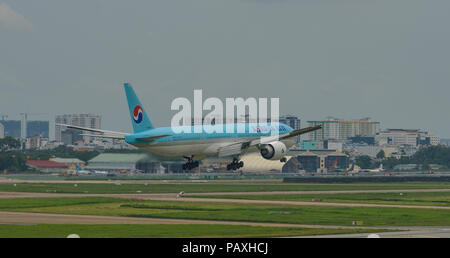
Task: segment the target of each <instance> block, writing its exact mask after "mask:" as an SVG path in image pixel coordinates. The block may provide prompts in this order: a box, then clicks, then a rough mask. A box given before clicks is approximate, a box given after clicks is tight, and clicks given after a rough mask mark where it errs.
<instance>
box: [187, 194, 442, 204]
mask: <svg viewBox="0 0 450 258" xmlns="http://www.w3.org/2000/svg"><path fill="white" fill-rule="evenodd" d="M189 197H197V198H218V199H246V200H270V201H299V202H312V200H313V199H316V198H317V199H320V201H321V202H335V203H370V204H393V205H424V206H450V192H428V193H427V192H423V193H402V194H400V193H349V194H264V195H251V194H248V195H247V194H243V195H208V196H204V195H197V196H196V195H191V196H189Z"/></svg>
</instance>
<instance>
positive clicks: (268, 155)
mask: <svg viewBox="0 0 450 258" xmlns="http://www.w3.org/2000/svg"><path fill="white" fill-rule="evenodd" d="M260 152H261V156H263V158H265V159H269V160H279V159H281V158H283V157H284V156H285V155H286V152H287V148H286V145H284V143H282V142H280V141H275V142H271V143H268V144H264V145H262V147H261V151H260Z"/></svg>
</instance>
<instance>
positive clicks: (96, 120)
mask: <svg viewBox="0 0 450 258" xmlns="http://www.w3.org/2000/svg"><path fill="white" fill-rule="evenodd" d="M101 121H102V119H101V116H99V115H94V114H65V115H58V116H56V119H55V123H56V124H68V125H75V126H81V127H88V128H93V129H100V128H101ZM64 131H65V128H61V126H59V125H55V139H56V141H59V142H61V141H62V139H63V132H64ZM85 133H87V132H85ZM69 134H70V135H72V133H71V132H70V133H69ZM65 138H69V137H65ZM70 138H71V139H72V140H71V141H73V137H70ZM83 140H84V141H89V140H90V137H89V136H84V137H83Z"/></svg>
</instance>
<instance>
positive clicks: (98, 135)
mask: <svg viewBox="0 0 450 258" xmlns="http://www.w3.org/2000/svg"><path fill="white" fill-rule="evenodd" d="M80 135H81V136H89V137H100V138H109V139H117V140H123V139H125V136H124V135H106V134H84V133H82V134H80Z"/></svg>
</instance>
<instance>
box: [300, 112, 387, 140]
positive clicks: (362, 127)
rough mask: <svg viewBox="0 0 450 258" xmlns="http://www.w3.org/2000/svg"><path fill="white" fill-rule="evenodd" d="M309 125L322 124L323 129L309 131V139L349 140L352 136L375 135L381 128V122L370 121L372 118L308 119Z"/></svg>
mask: <svg viewBox="0 0 450 258" xmlns="http://www.w3.org/2000/svg"><path fill="white" fill-rule="evenodd" d="M308 124H309V126H317V125H322V129H321V130H316V131H314V132H311V133H309V140H311V141H324V140H348V139H349V138H351V137H356V136H361V137H374V136H375V135H376V133H377V132H379V130H380V122H373V121H370V118H363V119H360V120H349V121H347V120H342V119H338V118H334V117H327V118H326V119H325V120H322V121H308Z"/></svg>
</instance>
